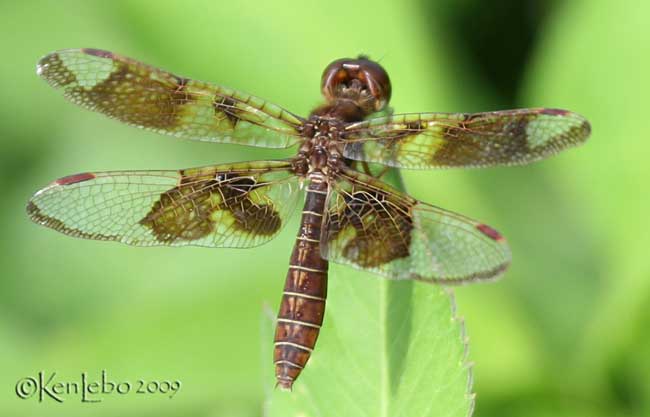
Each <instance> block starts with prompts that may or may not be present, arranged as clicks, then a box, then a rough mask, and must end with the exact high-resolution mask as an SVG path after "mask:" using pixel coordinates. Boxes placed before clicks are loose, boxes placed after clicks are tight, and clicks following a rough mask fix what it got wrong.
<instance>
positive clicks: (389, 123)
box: [343, 109, 591, 169]
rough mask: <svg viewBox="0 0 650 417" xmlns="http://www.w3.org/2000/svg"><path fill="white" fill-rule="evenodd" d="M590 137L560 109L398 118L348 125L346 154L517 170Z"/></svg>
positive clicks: (584, 125)
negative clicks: (498, 166)
mask: <svg viewBox="0 0 650 417" xmlns="http://www.w3.org/2000/svg"><path fill="white" fill-rule="evenodd" d="M590 132H591V127H590V125H589V122H587V120H586V119H585V118H583V117H582V116H580V115H578V114H576V113H572V112H569V111H566V110H559V109H522V110H506V111H496V112H489V113H473V114H472V113H413V114H397V115H393V116H387V117H380V118H375V119H370V120H366V121H363V122H358V123H352V124H350V125H348V126H347V128H346V132H345V134H344V137H345V139H346V143H345V145H344V150H343V154H344V155H345V156H346V157H347V158H350V159H354V160H359V161H368V162H377V163H381V164H385V165H388V166H394V167H402V168H415V169H430V168H447V167H486V166H495V165H515V164H525V163H529V162H533V161H537V160H540V159H542V158H545V157H547V156H550V155H553V154H555V153H558V152H560V151H561V150H563V149H566V148H569V147H573V146H577V145H579V144H581V143H583V142H584V141H585V140H586V139H587V137H588V136H589V134H590Z"/></svg>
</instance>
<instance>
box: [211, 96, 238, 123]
mask: <svg viewBox="0 0 650 417" xmlns="http://www.w3.org/2000/svg"><path fill="white" fill-rule="evenodd" d="M214 112H215V113H216V114H217V116H219V115H221V114H223V115H225V116H226V118H227V119H228V120H229V121H230V124H231V125H232V127H233V128H234V127H235V126H237V123H238V122H239V120H241V118H240V117H239V116H238V114H239V113H240V112H241V110H240V109H238V108H237V107H236V106H235V100H233V99H231V98H230V97H223V96H220V95H217V96H216V97H215V99H214Z"/></svg>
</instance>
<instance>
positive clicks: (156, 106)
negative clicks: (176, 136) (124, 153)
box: [65, 61, 195, 129]
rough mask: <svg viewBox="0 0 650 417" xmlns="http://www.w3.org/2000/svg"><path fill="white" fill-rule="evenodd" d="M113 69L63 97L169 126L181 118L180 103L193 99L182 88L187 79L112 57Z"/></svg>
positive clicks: (123, 118) (124, 118) (147, 123)
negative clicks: (169, 78)
mask: <svg viewBox="0 0 650 417" xmlns="http://www.w3.org/2000/svg"><path fill="white" fill-rule="evenodd" d="M114 64H115V65H116V67H117V68H116V69H115V70H114V71H113V72H112V73H110V74H109V75H108V77H107V78H106V79H104V80H102V81H100V82H98V83H97V84H95V85H93V86H92V87H88V86H76V87H73V88H70V89H69V90H67V91H66V92H65V95H66V97H68V98H69V99H71V100H72V101H73V102H76V103H79V104H81V105H83V106H85V107H87V108H90V109H92V110H95V111H98V112H101V113H104V114H106V115H108V116H110V117H114V118H116V119H118V120H121V121H123V122H126V123H130V124H134V125H138V126H142V127H147V128H154V129H155V128H160V129H170V128H173V127H174V126H175V125H176V124H178V123H179V121H180V116H181V111H180V110H181V107H182V106H183V105H185V104H188V103H190V102H192V101H194V100H195V98H194V97H193V96H192V95H191V94H190V93H188V92H187V91H185V90H186V89H185V86H186V84H187V80H186V79H184V78H180V77H176V81H177V83H175V84H173V83H171V82H165V81H161V80H157V79H153V78H152V77H150V74H143V73H140V72H134V71H133V69H132V68H130V66H129V64H128V63H126V62H121V61H114Z"/></svg>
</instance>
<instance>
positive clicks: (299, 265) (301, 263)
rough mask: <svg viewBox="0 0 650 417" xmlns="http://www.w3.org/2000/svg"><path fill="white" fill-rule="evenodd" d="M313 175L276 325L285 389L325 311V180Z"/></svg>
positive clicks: (308, 353) (305, 358) (276, 353)
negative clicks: (322, 236) (322, 234)
mask: <svg viewBox="0 0 650 417" xmlns="http://www.w3.org/2000/svg"><path fill="white" fill-rule="evenodd" d="M316 179H317V180H316V181H312V182H310V183H309V186H308V187H307V196H306V198H305V209H304V210H303V213H302V219H301V221H300V230H299V232H298V236H297V237H296V243H295V245H294V247H293V252H292V253H291V260H290V261H289V271H288V272H287V279H286V283H285V285H284V294H283V295H282V302H281V303H280V312H279V313H278V322H277V326H276V329H275V349H274V351H273V360H274V363H275V377H276V379H277V381H278V383H277V384H278V386H280V387H281V388H284V389H291V386H292V385H293V382H294V381H295V380H296V378H298V375H299V374H300V372H301V371H302V369H303V368H304V367H305V364H306V363H307V361H308V360H309V357H310V356H311V352H312V350H313V349H314V345H315V344H316V339H317V338H318V332H319V331H320V327H321V325H322V324H323V315H324V313H325V298H326V297H327V267H328V263H327V261H326V260H324V259H322V258H321V256H320V237H321V225H322V222H323V213H324V211H325V202H326V199H327V193H328V184H327V183H326V182H323V181H319V178H318V177H316Z"/></svg>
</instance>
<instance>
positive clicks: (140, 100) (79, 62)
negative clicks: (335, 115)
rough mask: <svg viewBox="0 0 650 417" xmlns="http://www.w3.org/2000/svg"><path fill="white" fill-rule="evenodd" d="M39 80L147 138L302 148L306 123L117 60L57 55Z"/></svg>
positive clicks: (106, 55) (253, 100)
mask: <svg viewBox="0 0 650 417" xmlns="http://www.w3.org/2000/svg"><path fill="white" fill-rule="evenodd" d="M37 72H38V74H39V75H40V76H41V77H43V78H44V79H45V80H46V81H47V82H48V83H49V84H50V85H51V86H53V87H54V88H60V89H62V90H63V94H64V96H65V97H66V98H68V99H69V100H70V101H72V102H74V103H76V104H79V105H80V106H83V107H85V108H88V109H90V110H94V111H97V112H99V113H103V114H105V115H107V116H109V117H111V118H114V119H117V120H120V121H122V122H124V123H127V124H130V125H133V126H138V127H141V128H145V129H148V130H153V131H156V132H160V133H164V134H169V135H173V136H178V137H182V138H187V139H194V140H201V141H208V142H221V143H236V144H241V145H250V146H262V147H267V148H286V147H289V146H291V145H293V144H296V143H297V142H298V141H299V140H300V138H299V133H298V130H297V129H298V127H299V126H300V125H301V124H302V119H301V118H300V117H298V116H296V115H294V114H292V113H290V112H288V111H286V110H284V109H282V108H281V107H278V106H276V105H274V104H271V103H267V102H265V101H264V100H262V99H259V98H257V97H253V96H250V95H248V94H245V93H242V92H239V91H236V90H232V89H230V88H226V87H221V86H218V85H215V84H211V83H207V82H203V81H196V80H190V79H187V78H183V77H179V76H177V75H174V74H172V73H169V72H167V71H163V70H160V69H157V68H154V67H152V66H149V65H146V64H143V63H141V62H138V61H136V60H133V59H130V58H126V57H123V56H120V55H117V54H114V53H112V52H107V51H101V50H97V49H66V50H61V51H57V52H53V53H51V54H49V55H47V56H45V57H43V58H42V59H41V60H40V61H39V62H38V66H37Z"/></svg>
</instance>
